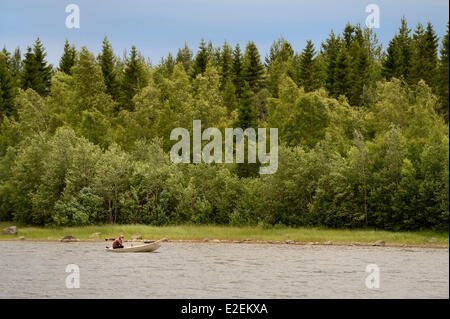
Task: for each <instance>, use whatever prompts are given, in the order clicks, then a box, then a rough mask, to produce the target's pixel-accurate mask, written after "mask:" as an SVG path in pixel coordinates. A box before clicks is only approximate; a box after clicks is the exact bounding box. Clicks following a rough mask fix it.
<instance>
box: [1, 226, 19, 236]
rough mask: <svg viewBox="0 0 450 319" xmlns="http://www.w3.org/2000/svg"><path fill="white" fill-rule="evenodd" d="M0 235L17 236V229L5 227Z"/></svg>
mask: <svg viewBox="0 0 450 319" xmlns="http://www.w3.org/2000/svg"><path fill="white" fill-rule="evenodd" d="M2 234H3V235H16V234H17V227H16V226H11V227H7V228H5V229H3V230H2Z"/></svg>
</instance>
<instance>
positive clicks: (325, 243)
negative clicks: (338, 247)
mask: <svg viewBox="0 0 450 319" xmlns="http://www.w3.org/2000/svg"><path fill="white" fill-rule="evenodd" d="M323 244H324V245H333V241H332V240H329V241H326V242H324V243H323Z"/></svg>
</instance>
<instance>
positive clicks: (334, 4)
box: [0, 0, 449, 64]
mask: <svg viewBox="0 0 450 319" xmlns="http://www.w3.org/2000/svg"><path fill="white" fill-rule="evenodd" d="M70 3H74V4H77V5H78V6H79V8H80V29H68V28H66V26H65V20H66V17H67V15H68V13H66V12H65V8H66V6H67V5H68V4H70ZM370 3H374V4H377V5H378V6H379V8H380V28H379V29H376V33H377V35H378V38H379V40H380V42H381V43H383V47H386V45H387V43H388V41H389V40H390V39H391V38H392V36H393V35H394V33H395V32H396V31H397V29H398V26H399V24H400V18H401V17H402V16H403V15H405V16H406V18H407V21H408V23H409V25H410V27H412V28H414V27H415V25H416V24H417V23H418V22H422V23H423V24H425V23H426V22H427V21H431V22H432V23H433V25H434V27H435V30H436V31H437V33H438V35H439V36H440V37H442V35H443V34H444V33H445V31H446V24H447V21H448V10H449V5H448V1H447V0H428V1H426V0H421V1H419V0H384V1H376V0H368V1H359V0H339V1H336V0H315V1H311V0H310V1H299V0H291V1H288V0H271V1H269V0H184V1H183V0H165V1H163V0H147V1H145V0H127V1H121V0H95V1H93V0H71V1H64V0H0V46H1V47H3V46H6V48H7V49H8V50H9V51H12V50H14V48H15V47H17V46H19V47H20V48H21V49H22V53H24V52H25V50H26V47H27V46H28V45H31V44H32V43H33V42H34V40H35V39H36V37H40V38H41V41H42V42H43V43H44V45H45V47H46V49H47V53H48V61H49V62H50V63H53V64H57V63H58V61H59V57H60V55H61V53H62V50H63V45H64V41H65V39H66V38H67V39H68V40H69V41H70V42H71V43H74V44H75V46H76V47H77V48H80V47H81V46H83V45H85V46H86V47H87V48H88V49H89V50H90V51H92V52H94V53H95V54H97V53H98V52H99V50H100V48H101V43H102V40H103V37H104V36H105V35H107V36H108V38H109V40H110V42H111V43H112V45H113V48H114V50H115V53H116V54H122V53H123V51H124V49H129V48H130V47H131V45H133V44H134V45H136V47H137V48H138V49H139V50H140V51H141V52H142V54H143V55H144V56H146V57H150V59H151V60H152V62H153V63H157V62H159V60H160V58H161V57H162V56H166V55H167V53H168V52H172V53H173V54H176V51H177V49H178V48H179V47H182V46H183V45H184V42H185V41H186V42H187V43H188V45H189V47H191V48H192V49H194V51H195V50H196V49H197V46H198V44H199V42H200V39H201V38H202V37H203V38H204V39H205V40H212V41H213V44H214V45H215V46H216V45H221V44H222V43H223V42H224V40H225V39H226V40H227V41H228V42H229V43H231V44H232V45H234V44H236V43H237V42H239V43H240V44H241V46H244V45H245V43H246V42H247V41H248V40H253V41H254V42H255V43H256V44H257V46H258V48H259V49H260V53H261V55H262V56H265V55H266V53H267V52H268V50H269V48H270V45H271V44H272V42H273V41H274V40H276V39H277V38H279V37H280V36H283V37H284V38H285V39H287V40H289V41H290V42H291V43H292V44H293V46H294V48H295V50H297V51H300V50H301V49H302V48H303V47H304V45H305V42H306V40H308V39H311V40H313V42H314V43H315V44H316V48H318V47H319V46H320V43H321V41H322V40H324V39H325V38H326V37H327V36H328V34H329V32H330V30H331V29H334V30H335V31H336V32H341V31H342V29H343V28H344V26H345V24H346V22H347V21H348V22H350V23H353V24H355V23H358V22H359V23H361V25H364V23H365V20H366V17H367V16H368V15H369V14H368V13H366V12H365V8H366V6H367V5H368V4H370Z"/></svg>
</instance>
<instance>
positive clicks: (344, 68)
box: [334, 42, 351, 96]
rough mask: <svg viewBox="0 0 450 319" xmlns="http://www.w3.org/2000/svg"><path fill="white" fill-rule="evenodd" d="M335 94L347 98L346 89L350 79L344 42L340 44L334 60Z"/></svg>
mask: <svg viewBox="0 0 450 319" xmlns="http://www.w3.org/2000/svg"><path fill="white" fill-rule="evenodd" d="M334 75H335V78H334V84H335V92H334V93H335V94H336V96H338V95H341V94H342V95H346V96H348V89H349V88H350V79H351V65H350V59H349V54H348V51H347V47H346V44H345V42H343V43H342V45H341V48H340V51H339V54H338V57H337V59H336V69H335V74H334Z"/></svg>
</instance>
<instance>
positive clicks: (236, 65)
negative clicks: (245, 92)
mask: <svg viewBox="0 0 450 319" xmlns="http://www.w3.org/2000/svg"><path fill="white" fill-rule="evenodd" d="M242 60H243V59H242V54H241V48H240V46H239V43H238V44H236V47H235V49H234V51H233V66H232V73H233V75H232V77H233V84H234V87H235V91H236V96H237V97H238V98H240V97H241V93H242V88H243V85H244V75H243V72H244V66H243V62H242Z"/></svg>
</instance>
